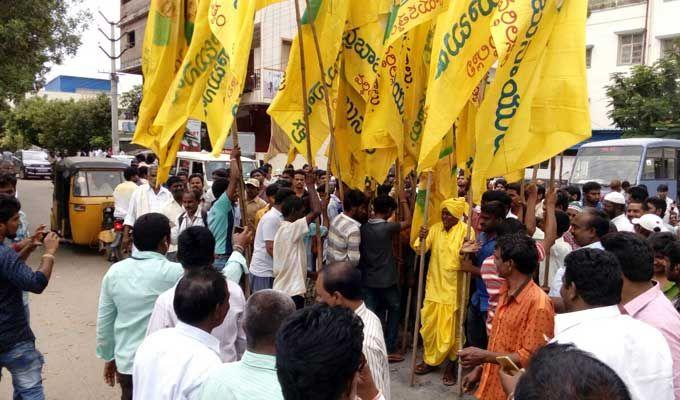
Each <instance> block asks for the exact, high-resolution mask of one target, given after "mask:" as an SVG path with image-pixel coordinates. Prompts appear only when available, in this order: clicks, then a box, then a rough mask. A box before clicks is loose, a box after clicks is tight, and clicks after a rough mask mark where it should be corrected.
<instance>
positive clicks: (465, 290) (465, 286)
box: [456, 186, 473, 398]
mask: <svg viewBox="0 0 680 400" xmlns="http://www.w3.org/2000/svg"><path fill="white" fill-rule="evenodd" d="M467 194H468V199H467V201H468V225H467V232H466V233H465V241H466V242H467V241H469V240H470V238H471V237H472V207H473V203H472V186H470V190H468V193H467ZM461 276H462V278H463V279H462V281H463V282H462V283H461V290H459V294H460V298H459V300H460V301H459V302H458V304H459V305H460V308H459V310H458V312H459V316H460V320H459V321H458V333H459V335H460V336H459V339H460V343H458V352H460V351H461V350H463V346H464V345H465V343H464V340H463V337H464V335H463V332H464V330H465V317H466V312H467V301H468V296H469V291H470V279H471V276H470V273H469V272H463V273H462V274H461ZM456 382H457V383H458V398H462V397H463V367H462V366H461V365H460V362H459V363H458V380H457V381H456Z"/></svg>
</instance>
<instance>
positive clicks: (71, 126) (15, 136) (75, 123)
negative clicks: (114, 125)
mask: <svg viewBox="0 0 680 400" xmlns="http://www.w3.org/2000/svg"><path fill="white" fill-rule="evenodd" d="M110 107H111V102H110V100H109V98H108V97H107V96H105V95H99V96H97V97H95V98H92V99H87V100H79V101H74V100H68V101H64V100H46V99H44V98H41V97H34V98H30V99H26V100H24V101H22V102H21V103H19V104H18V105H17V107H16V108H15V109H13V110H10V111H8V112H5V113H4V117H3V119H4V121H5V126H4V128H5V135H4V137H3V140H2V144H3V146H5V147H7V148H10V149H17V148H23V147H25V146H29V145H31V144H34V145H37V146H40V147H43V148H45V149H48V150H53V151H58V152H66V153H67V154H74V153H75V152H77V151H78V150H80V149H82V148H89V147H101V148H104V149H105V148H108V147H109V146H110V145H111V108H110Z"/></svg>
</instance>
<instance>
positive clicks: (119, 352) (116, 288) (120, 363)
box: [97, 213, 184, 400]
mask: <svg viewBox="0 0 680 400" xmlns="http://www.w3.org/2000/svg"><path fill="white" fill-rule="evenodd" d="M133 243H134V245H135V247H134V249H133V251H132V256H131V257H130V258H127V259H125V260H123V261H120V262H117V263H115V264H113V265H112V266H111V268H109V270H108V272H107V273H106V275H104V279H103V281H102V287H101V293H100V295H99V310H98V313H97V357H99V358H101V359H103V360H104V361H105V364H104V380H105V382H106V383H107V384H108V385H109V386H114V385H115V383H116V381H118V383H119V384H120V386H121V390H122V396H121V398H122V399H123V400H125V399H132V365H133V361H134V358H135V353H136V352H137V348H138V347H139V345H140V344H141V343H142V340H144V336H145V335H146V329H147V326H148V325H149V318H150V317H151V312H152V311H153V307H154V304H155V303H156V299H157V298H158V296H159V295H160V294H161V293H163V292H165V291H166V290H168V289H170V288H171V287H173V286H175V284H176V283H177V281H179V279H180V278H181V277H182V275H183V274H184V269H183V268H182V265H181V264H178V263H174V262H170V261H168V259H167V258H165V253H166V252H167V251H168V247H169V246H170V221H169V220H168V218H167V217H166V216H164V215H163V214H159V213H148V214H144V215H142V216H141V217H139V218H137V220H136V221H135V225H134V228H133Z"/></svg>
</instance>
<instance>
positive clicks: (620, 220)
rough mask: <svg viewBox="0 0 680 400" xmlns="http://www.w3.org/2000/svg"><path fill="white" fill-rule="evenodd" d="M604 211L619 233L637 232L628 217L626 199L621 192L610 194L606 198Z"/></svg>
mask: <svg viewBox="0 0 680 400" xmlns="http://www.w3.org/2000/svg"><path fill="white" fill-rule="evenodd" d="M603 210H604V212H605V213H607V215H608V216H609V218H610V219H611V222H612V224H614V225H615V226H616V230H617V231H619V232H635V229H634V228H633V224H631V223H630V220H629V219H628V217H627V216H626V198H625V197H624V196H623V195H622V194H621V193H619V192H609V193H607V195H606V196H604V203H603Z"/></svg>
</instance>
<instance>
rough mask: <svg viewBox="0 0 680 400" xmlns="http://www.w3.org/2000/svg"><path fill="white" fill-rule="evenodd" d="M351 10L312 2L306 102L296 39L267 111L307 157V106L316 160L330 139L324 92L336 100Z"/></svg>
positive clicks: (306, 33) (323, 0)
mask: <svg viewBox="0 0 680 400" xmlns="http://www.w3.org/2000/svg"><path fill="white" fill-rule="evenodd" d="M349 6H350V2H349V1H331V0H310V7H309V8H308V9H307V10H306V11H305V15H304V17H303V18H302V23H303V26H302V34H303V41H304V53H305V57H306V60H305V70H306V73H305V74H306V77H307V84H308V87H307V96H306V98H305V99H304V101H303V99H302V98H301V97H302V95H301V92H302V89H301V87H302V80H301V71H302V64H301V60H300V45H299V43H300V42H299V38H297V37H296V38H295V40H294V41H293V45H292V48H291V52H290V56H289V62H288V67H287V69H286V74H285V76H284V78H283V80H282V81H281V86H280V88H279V91H278V93H277V95H276V97H275V98H274V100H273V101H272V104H271V105H270V106H269V109H268V110H267V113H268V114H269V115H270V116H271V117H272V120H273V121H274V123H276V124H277V125H278V126H279V127H281V129H283V130H284V131H285V132H286V133H287V134H288V137H289V138H290V141H291V145H293V146H295V148H296V149H297V151H298V152H299V153H300V154H304V155H305V156H306V155H307V144H306V140H307V134H308V132H307V129H306V128H305V125H304V119H303V117H304V115H303V106H304V107H307V110H308V112H309V124H310V126H309V134H310V139H311V144H312V157H315V156H316V155H317V153H318V152H319V150H320V149H321V147H322V145H323V144H324V142H326V140H327V138H328V132H329V121H328V116H327V112H326V106H325V103H324V101H325V100H324V91H329V92H330V93H329V95H330V96H331V100H333V99H334V96H333V92H334V90H337V85H338V65H337V64H338V58H339V57H338V56H339V54H340V47H341V45H342V44H341V42H342V35H343V31H344V27H345V22H346V20H347V16H348V13H349ZM311 20H313V21H314V28H315V30H316V32H317V35H318V36H319V45H320V47H321V56H322V57H321V59H322V61H323V65H324V68H325V69H326V71H325V78H326V80H325V82H324V81H323V80H322V75H321V71H319V63H318V59H317V54H316V49H315V46H314V39H313V37H312V31H311V28H310V26H309V24H308V22H309V21H311ZM334 88H335V89H334ZM331 102H332V101H331ZM308 161H309V162H312V161H313V160H308Z"/></svg>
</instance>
